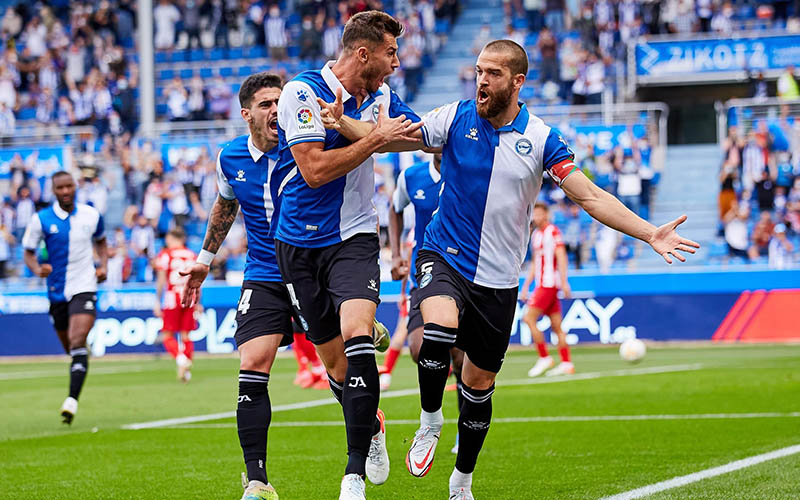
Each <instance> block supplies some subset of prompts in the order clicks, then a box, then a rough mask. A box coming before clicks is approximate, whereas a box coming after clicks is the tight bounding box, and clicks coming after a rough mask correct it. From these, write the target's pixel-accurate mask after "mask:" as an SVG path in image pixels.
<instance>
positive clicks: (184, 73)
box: [180, 68, 194, 80]
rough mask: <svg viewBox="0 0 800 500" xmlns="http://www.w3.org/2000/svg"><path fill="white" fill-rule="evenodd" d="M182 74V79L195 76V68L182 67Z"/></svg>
mask: <svg viewBox="0 0 800 500" xmlns="http://www.w3.org/2000/svg"><path fill="white" fill-rule="evenodd" d="M180 75H181V78H182V79H184V80H188V79H189V78H191V77H192V76H194V70H192V69H188V68H187V69H182V70H181V73H180Z"/></svg>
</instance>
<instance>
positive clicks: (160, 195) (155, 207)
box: [142, 174, 164, 227]
mask: <svg viewBox="0 0 800 500" xmlns="http://www.w3.org/2000/svg"><path fill="white" fill-rule="evenodd" d="M163 206H164V183H163V180H162V177H161V175H160V174H157V175H154V176H153V177H152V178H151V179H150V182H148V183H147V187H146V188H145V189H144V201H143V203H142V215H144V217H145V218H146V219H147V221H148V224H150V225H151V226H152V227H158V221H159V219H160V218H161V211H162V209H163Z"/></svg>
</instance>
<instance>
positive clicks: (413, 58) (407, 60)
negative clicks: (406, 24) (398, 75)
mask: <svg viewBox="0 0 800 500" xmlns="http://www.w3.org/2000/svg"><path fill="white" fill-rule="evenodd" d="M402 44H403V45H402V47H400V54H399V57H400V61H402V64H403V71H404V72H405V75H406V79H405V84H406V99H407V100H408V101H413V100H414V97H415V96H416V95H417V89H418V88H419V84H420V81H421V80H422V55H423V50H424V48H425V38H424V37H423V36H422V34H421V33H420V31H419V30H418V29H416V28H410V29H409V32H407V33H406V35H405V36H404V37H403V39H402Z"/></svg>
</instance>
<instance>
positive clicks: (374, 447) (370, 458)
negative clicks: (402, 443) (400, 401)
mask: <svg viewBox="0 0 800 500" xmlns="http://www.w3.org/2000/svg"><path fill="white" fill-rule="evenodd" d="M377 418H378V420H379V421H380V423H381V429H380V430H379V431H378V433H377V434H375V435H374V436H372V440H371V441H370V443H369V455H367V464H366V471H367V479H369V482H371V483H372V484H383V483H385V482H386V480H387V479H388V478H389V453H388V452H387V451H386V416H385V415H384V414H383V412H382V411H381V410H380V408H379V409H378V413H377Z"/></svg>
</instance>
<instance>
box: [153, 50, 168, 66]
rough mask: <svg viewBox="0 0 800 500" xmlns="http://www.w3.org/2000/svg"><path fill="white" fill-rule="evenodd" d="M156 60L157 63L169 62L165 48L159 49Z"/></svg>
mask: <svg viewBox="0 0 800 500" xmlns="http://www.w3.org/2000/svg"><path fill="white" fill-rule="evenodd" d="M155 61H156V62H157V63H165V62H167V53H166V52H164V51H163V50H159V51H157V52H156V56H155Z"/></svg>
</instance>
